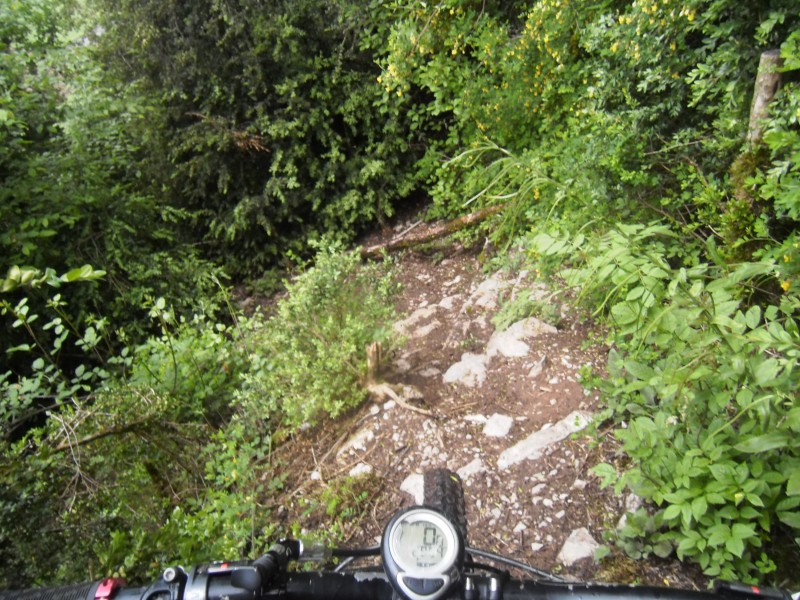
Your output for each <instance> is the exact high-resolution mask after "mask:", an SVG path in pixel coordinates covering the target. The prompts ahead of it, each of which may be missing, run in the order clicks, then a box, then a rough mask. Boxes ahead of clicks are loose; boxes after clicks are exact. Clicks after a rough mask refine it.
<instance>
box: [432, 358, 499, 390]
mask: <svg viewBox="0 0 800 600" xmlns="http://www.w3.org/2000/svg"><path fill="white" fill-rule="evenodd" d="M488 364H489V357H488V356H486V355H485V354H472V353H470V352H466V353H464V354H463V355H461V360H460V361H459V362H457V363H456V364H454V365H453V366H451V367H450V368H449V369H447V371H446V372H445V374H444V376H443V377H442V379H443V381H444V382H445V383H461V384H462V385H465V386H467V387H475V386H478V385H482V384H483V382H484V381H485V380H486V367H487V366H488Z"/></svg>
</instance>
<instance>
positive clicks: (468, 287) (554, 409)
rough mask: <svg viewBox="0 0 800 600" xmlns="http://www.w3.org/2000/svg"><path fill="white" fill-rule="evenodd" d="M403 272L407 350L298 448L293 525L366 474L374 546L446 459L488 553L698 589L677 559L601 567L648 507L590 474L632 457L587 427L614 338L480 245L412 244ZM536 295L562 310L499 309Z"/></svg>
mask: <svg viewBox="0 0 800 600" xmlns="http://www.w3.org/2000/svg"><path fill="white" fill-rule="evenodd" d="M407 226H408V224H407V223H401V224H399V225H398V226H397V229H398V230H402V228H403V227H407ZM389 235H391V234H389ZM399 271H400V275H399V276H400V277H401V279H402V283H403V292H402V296H401V297H400V298H399V299H398V309H399V311H400V314H401V315H402V317H401V320H400V321H399V322H398V323H397V324H396V325H395V331H396V333H397V334H398V335H399V336H402V337H404V338H405V343H404V344H403V345H402V346H401V348H400V349H399V350H398V351H396V352H395V353H394V354H393V355H391V356H383V357H382V364H381V368H380V369H379V370H378V372H377V374H376V376H375V382H374V384H373V385H372V386H371V389H372V390H373V394H372V395H371V397H370V400H369V401H368V402H367V403H365V404H364V405H363V406H362V407H361V408H360V409H358V410H357V411H355V413H353V414H351V415H349V418H348V419H346V420H344V421H338V422H335V423H328V424H325V425H324V426H321V427H318V428H315V429H313V430H309V431H307V432H305V433H303V434H301V436H300V437H299V438H298V440H297V443H296V444H294V445H290V446H288V449H287V450H285V451H284V452H285V454H284V457H285V460H286V461H287V464H289V465H290V468H289V471H290V472H291V482H290V483H291V488H292V490H293V491H292V494H291V495H290V498H289V500H288V501H287V503H286V506H282V507H281V510H282V511H283V514H284V517H285V518H286V520H287V522H289V521H291V520H292V519H294V518H298V517H300V516H301V514H300V513H298V512H295V509H293V508H292V506H300V507H302V506H303V503H302V498H303V497H304V496H305V495H306V494H307V493H308V494H310V495H313V494H312V492H313V490H314V488H317V487H322V488H325V487H327V486H328V485H329V483H332V482H334V481H337V480H339V479H340V478H341V477H343V476H351V477H354V478H364V480H365V481H368V482H370V486H371V487H370V489H371V492H370V494H369V498H368V502H369V505H370V509H369V512H368V514H367V515H365V516H362V517H361V519H360V520H359V522H358V523H353V527H352V528H351V530H350V535H351V538H350V539H348V540H347V545H372V544H374V543H376V542H377V541H378V540H379V538H380V535H381V531H382V527H383V525H384V524H385V523H386V522H387V521H388V519H389V518H390V517H391V516H392V514H393V513H394V512H395V511H396V510H398V509H399V508H402V507H405V506H410V505H412V504H415V503H419V502H420V501H421V498H422V493H423V488H422V481H423V477H422V474H423V472H424V471H425V470H427V469H431V468H437V467H446V468H449V469H451V470H454V471H457V472H458V473H459V474H460V475H461V477H462V479H463V480H464V485H465V495H466V504H467V507H466V508H467V517H468V522H469V529H470V543H471V544H472V545H473V546H475V547H478V548H483V549H487V550H493V551H496V552H499V553H501V554H505V555H508V556H512V557H514V558H516V559H518V560H522V561H524V562H528V563H530V564H532V565H534V566H537V567H539V568H541V569H545V570H550V571H554V572H558V573H560V574H562V575H564V576H567V577H574V578H576V579H583V580H587V579H600V580H603V579H605V580H613V581H622V582H630V581H634V580H636V581H640V582H647V583H657V584H661V585H664V584H666V585H674V586H680V587H697V585H698V583H697V582H698V581H702V580H701V578H698V577H697V574H696V573H695V572H691V571H690V570H688V569H687V568H686V567H685V566H684V565H681V564H680V563H678V562H677V561H658V562H655V561H652V560H651V561H646V562H637V563H633V562H632V561H630V560H629V559H627V558H625V557H624V556H622V555H620V554H616V555H615V556H614V557H613V558H612V559H611V560H610V561H609V560H606V561H603V562H602V563H600V564H598V563H596V562H595V561H594V560H593V554H594V550H595V549H596V547H597V545H598V544H600V543H602V542H603V541H604V534H606V533H607V532H609V531H611V530H613V529H614V528H615V527H618V526H619V525H620V523H621V518H622V517H623V515H624V514H625V512H626V510H633V509H635V508H637V507H638V500H637V498H635V497H633V496H627V497H616V496H614V494H613V491H611V490H608V489H606V490H601V489H600V487H599V482H598V480H597V478H596V477H594V476H593V475H592V474H591V472H590V469H591V467H592V466H594V465H595V464H597V463H598V462H603V461H611V462H614V461H616V460H619V459H621V457H622V455H621V454H619V455H617V454H614V452H615V450H614V449H615V445H614V442H613V440H607V442H608V443H604V444H603V446H602V449H598V448H597V447H596V445H595V444H594V439H593V438H592V437H590V436H589V435H588V433H587V432H586V431H585V428H586V427H587V425H588V423H589V422H590V421H591V420H592V418H593V416H594V415H595V414H596V413H597V412H598V411H599V408H600V407H599V397H598V395H597V394H596V393H593V392H590V391H587V390H585V389H584V387H583V386H582V385H581V384H580V373H581V370H582V369H589V368H591V369H594V370H599V371H601V372H602V370H603V369H604V366H605V364H606V360H607V352H608V348H607V347H606V346H605V345H604V344H603V343H602V341H600V340H602V339H603V336H602V332H599V331H597V330H596V329H594V328H593V327H592V325H591V324H587V323H585V322H584V321H583V320H582V319H581V318H580V317H579V315H578V314H577V311H576V310H575V309H573V308H570V307H569V306H568V305H563V306H562V305H560V304H556V303H554V298H555V297H556V296H557V295H554V294H553V293H552V292H553V290H551V289H548V288H547V287H546V286H545V285H543V284H542V283H541V282H539V281H537V280H536V279H535V277H534V276H533V275H532V274H530V273H526V272H508V273H504V272H494V273H491V272H487V271H485V270H484V269H483V268H482V267H481V264H480V261H479V260H478V251H477V250H465V249H463V248H460V247H458V246H457V245H456V246H452V247H449V248H448V249H447V250H445V251H442V250H441V249H440V250H439V251H437V252H435V253H434V254H433V255H432V256H428V255H424V254H421V253H418V252H414V251H409V252H407V253H406V254H404V255H403V256H401V257H400V259H399ZM523 292H524V293H526V294H528V295H529V296H530V297H533V298H537V299H539V303H540V305H541V306H543V307H544V310H542V311H541V312H542V314H543V315H548V316H547V317H544V316H540V317H538V318H537V317H536V316H534V317H529V318H526V319H520V320H518V321H517V322H515V323H513V324H511V326H510V327H508V328H507V329H505V330H503V331H500V330H498V329H497V327H496V326H495V324H494V322H493V317H494V316H495V315H497V313H498V311H499V310H500V309H501V307H502V306H503V305H504V303H505V302H508V301H509V300H510V299H511V298H513V297H514V296H515V295H517V294H521V293H523ZM386 388H388V390H389V391H388V392H386ZM303 436H305V437H303ZM305 447H311V448H312V450H311V451H310V454H311V456H309V453H305V454H304V453H303V452H302V450H301V449H302V448H305ZM298 450H300V451H298ZM601 453H604V454H601ZM316 525H317V526H320V527H325V518H324V517H322V518H321V519H320V521H319V523H317V524H316ZM309 526H314V524H313V523H311V524H309ZM701 585H702V584H701Z"/></svg>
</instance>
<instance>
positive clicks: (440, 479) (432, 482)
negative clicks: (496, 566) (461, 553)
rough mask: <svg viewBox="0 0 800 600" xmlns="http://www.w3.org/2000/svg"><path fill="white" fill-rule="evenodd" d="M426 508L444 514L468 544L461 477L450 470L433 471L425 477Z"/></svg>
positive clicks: (427, 472)
mask: <svg viewBox="0 0 800 600" xmlns="http://www.w3.org/2000/svg"><path fill="white" fill-rule="evenodd" d="M424 480H425V485H424V498H425V500H424V502H423V504H424V505H425V506H429V507H431V508H434V509H436V510H438V511H439V512H441V513H442V514H444V516H446V517H447V518H448V519H449V520H450V521H451V522H452V523H453V524H455V526H456V528H457V529H458V531H459V533H461V538H462V539H463V541H464V544H465V545H466V544H467V509H466V504H465V502H464V487H463V485H462V483H461V477H459V476H458V474H456V473H454V472H453V471H451V470H449V469H432V470H430V471H426V472H425V475H424Z"/></svg>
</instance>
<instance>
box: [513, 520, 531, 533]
mask: <svg viewBox="0 0 800 600" xmlns="http://www.w3.org/2000/svg"><path fill="white" fill-rule="evenodd" d="M527 528H528V526H527V525H525V523H523V522H522V521H520V522H519V523H517V526H516V527H514V533H519V532H521V531H525V530H526V529H527Z"/></svg>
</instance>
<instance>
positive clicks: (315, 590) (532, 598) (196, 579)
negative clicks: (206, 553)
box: [0, 563, 791, 600]
mask: <svg viewBox="0 0 800 600" xmlns="http://www.w3.org/2000/svg"><path fill="white" fill-rule="evenodd" d="M252 569H253V567H252V566H250V565H245V564H233V565H228V564H225V563H223V564H216V565H212V566H206V567H196V568H195V569H192V571H190V572H189V573H183V572H182V571H181V573H182V576H181V577H177V578H170V579H172V581H165V580H164V578H162V579H160V580H159V581H157V582H156V583H154V584H153V585H151V586H150V587H148V588H119V586H118V585H117V586H116V587H114V588H113V589H112V588H111V587H110V586H109V585H108V584H107V583H106V582H108V581H116V582H118V581H119V580H105V581H104V582H98V583H93V584H84V585H73V586H66V587H59V588H47V589H39V590H25V591H19V592H15V591H11V592H0V600H227V599H230V600H392V599H393V598H395V595H394V590H393V588H392V586H391V584H390V583H389V581H388V579H387V577H386V575H385V574H384V573H383V572H381V571H363V572H358V573H355V574H353V573H335V572H304V573H290V574H287V575H286V576H285V577H284V578H283V579H282V580H281V581H278V582H275V584H274V585H273V586H271V587H270V588H269V589H262V590H261V591H254V590H245V589H242V588H239V587H236V586H234V585H233V584H232V581H234V580H235V579H236V575H235V574H236V573H237V572H244V570H252ZM104 589H106V590H107V589H112V593H111V594H109V595H104ZM456 589H457V591H454V592H453V593H451V595H450V596H449V598H451V599H453V600H455V599H458V600H754V599H762V600H791V596H790V595H789V594H788V593H787V592H784V591H782V590H774V589H762V588H757V587H755V586H744V585H741V584H721V585H719V586H718V587H717V589H715V590H714V591H687V590H679V589H672V588H657V587H647V586H630V585H619V584H608V585H607V584H598V583H553V582H541V581H532V580H531V581H529V580H516V579H505V580H504V579H501V578H498V577H492V576H475V575H466V576H465V577H464V578H463V579H462V582H461V584H460V585H459V586H457V588H456Z"/></svg>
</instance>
